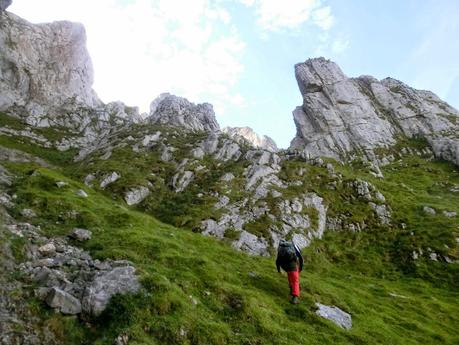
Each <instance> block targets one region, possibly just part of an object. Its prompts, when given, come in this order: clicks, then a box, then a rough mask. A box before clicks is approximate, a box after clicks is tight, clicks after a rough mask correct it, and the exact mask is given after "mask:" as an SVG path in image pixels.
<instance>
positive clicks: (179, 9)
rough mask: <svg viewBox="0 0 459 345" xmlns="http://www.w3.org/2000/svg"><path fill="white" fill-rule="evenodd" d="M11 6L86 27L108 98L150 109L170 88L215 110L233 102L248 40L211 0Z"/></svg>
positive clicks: (29, 1) (31, 16)
mask: <svg viewBox="0 0 459 345" xmlns="http://www.w3.org/2000/svg"><path fill="white" fill-rule="evenodd" d="M9 10H10V11H11V12H13V13H16V14H17V15H19V16H21V17H23V18H25V19H27V20H30V21H32V22H44V21H53V20H72V21H78V22H82V23H83V24H84V25H85V27H86V31H87V36H88V50H89V52H90V54H91V57H92V60H93V64H94V70H95V83H94V89H95V90H96V92H97V93H98V94H99V96H100V97H101V98H102V100H103V101H105V102H109V101H112V100H121V101H123V102H126V103H127V104H129V105H138V106H140V107H141V110H147V109H148V106H149V103H150V101H151V100H153V98H155V97H156V96H157V95H158V94H160V93H162V92H171V93H174V94H177V95H180V96H184V97H187V98H189V99H190V100H191V101H194V102H197V101H199V102H202V101H207V102H210V103H214V104H215V105H218V106H216V108H217V110H219V111H223V110H224V107H223V105H224V104H225V102H226V103H228V102H232V101H233V100H234V103H235V104H242V103H243V102H242V101H241V100H240V95H239V94H238V93H237V92H236V90H234V86H235V85H236V83H237V81H238V80H239V77H240V75H241V73H242V71H243V65H242V64H241V61H240V58H241V54H242V52H243V50H244V43H243V42H242V40H241V39H240V38H239V36H238V34H237V32H236V30H235V29H234V27H233V26H232V24H231V23H232V18H231V16H230V14H229V13H228V12H227V11H226V10H225V9H224V8H221V7H218V6H217V5H215V4H214V3H213V2H211V1H210V0H187V1H182V0H154V1H150V0H131V1H123V0H98V1H90V0H67V1H62V0H43V1H36V0H35V1H34V0H23V1H16V2H14V3H13V5H12V6H11V7H10V8H9Z"/></svg>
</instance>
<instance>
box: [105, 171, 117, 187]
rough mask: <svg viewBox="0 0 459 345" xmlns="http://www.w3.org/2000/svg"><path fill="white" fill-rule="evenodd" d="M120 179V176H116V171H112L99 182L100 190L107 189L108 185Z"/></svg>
mask: <svg viewBox="0 0 459 345" xmlns="http://www.w3.org/2000/svg"><path fill="white" fill-rule="evenodd" d="M120 177H121V175H120V174H118V173H117V172H116V171H113V172H112V173H111V174H109V175H106V176H104V177H103V178H102V181H101V182H100V188H102V189H104V188H105V187H107V186H108V185H109V184H110V183H113V182H115V181H116V180H118V179H119V178H120Z"/></svg>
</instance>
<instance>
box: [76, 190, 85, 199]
mask: <svg viewBox="0 0 459 345" xmlns="http://www.w3.org/2000/svg"><path fill="white" fill-rule="evenodd" d="M75 194H76V195H77V196H79V197H81V198H87V197H88V193H86V192H85V191H84V190H83V189H78V190H77V191H76V192H75Z"/></svg>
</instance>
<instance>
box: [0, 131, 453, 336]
mask: <svg viewBox="0 0 459 345" xmlns="http://www.w3.org/2000/svg"><path fill="white" fill-rule="evenodd" d="M0 141H1V144H2V145H4V146H10V147H20V148H22V149H24V150H26V151H30V152H31V153H35V154H39V155H40V156H42V157H45V158H47V159H49V160H50V161H51V162H52V163H53V164H55V165H60V164H61V162H62V156H61V154H60V153H57V152H54V151H52V150H43V151H39V152H38V151H36V150H37V148H36V147H34V146H29V145H27V144H26V143H24V144H18V143H17V142H15V141H14V140H13V139H11V138H8V139H5V137H0ZM40 150H41V149H40ZM411 160H412V161H410V162H408V163H407V164H408V165H407V166H397V165H396V164H394V165H391V166H389V167H387V169H386V171H385V174H386V179H385V180H381V181H379V180H376V179H374V180H372V183H374V184H375V185H377V186H378V188H379V189H380V190H381V191H382V192H383V193H384V194H385V195H386V197H388V199H389V201H390V203H391V205H393V208H394V218H395V221H396V222H399V221H405V222H407V224H409V228H408V229H406V231H401V230H398V231H392V232H391V231H389V230H388V229H370V230H369V231H368V232H362V233H349V232H342V233H327V236H326V237H325V238H324V239H323V240H321V241H316V242H315V243H314V245H313V246H312V247H310V248H308V249H307V250H305V252H304V254H305V257H306V267H305V271H304V272H303V274H302V278H301V279H302V294H303V295H302V304H301V305H299V306H291V305H289V304H288V303H287V293H288V287H287V282H286V277H285V275H283V276H279V275H278V274H277V272H276V271H275V267H274V263H273V259H266V258H259V257H250V256H247V255H245V254H243V253H238V252H235V251H233V250H232V249H231V248H230V247H229V246H227V245H226V244H225V243H222V242H219V241H216V240H213V239H211V238H206V237H203V236H201V235H198V234H194V233H192V232H189V231H184V230H181V229H177V228H174V227H172V226H169V225H165V224H163V223H160V222H158V221H157V220H155V219H154V218H152V217H150V216H148V215H146V214H144V213H140V212H137V211H136V210H134V209H129V208H126V207H125V206H123V204H122V203H118V202H117V201H116V200H115V201H114V200H112V198H109V197H108V196H107V195H103V194H102V193H100V192H97V191H94V190H91V189H89V188H86V187H85V186H83V185H82V184H81V183H79V182H77V181H75V180H72V179H71V175H70V174H68V173H67V174H66V173H65V172H66V171H70V170H69V169H68V167H67V169H62V168H56V169H52V170H50V169H44V168H37V167H35V166H31V165H23V164H15V165H13V164H9V165H8V168H9V169H10V170H12V171H14V172H15V173H16V174H18V175H19V176H21V177H20V178H19V179H18V180H17V181H16V184H15V186H14V189H15V191H16V193H17V195H18V199H17V200H18V202H19V205H18V208H17V210H16V215H18V211H19V209H20V208H22V207H30V208H33V209H34V210H35V211H36V212H37V213H38V218H37V219H36V221H35V222H36V223H38V224H40V225H41V226H42V229H43V231H44V232H45V233H47V234H48V235H64V234H66V233H67V232H68V231H69V230H70V229H71V228H72V227H74V226H81V227H87V228H89V229H91V230H92V231H93V233H94V236H93V238H92V239H91V240H90V241H89V242H88V243H87V245H86V246H87V249H89V250H90V251H91V253H92V254H93V256H95V257H100V258H106V257H111V258H125V259H129V260H131V261H133V262H134V263H135V265H136V266H137V267H138V271H139V274H140V276H141V278H142V282H143V285H144V287H145V291H144V292H143V293H141V294H139V295H137V296H120V297H117V298H115V299H114V300H113V302H112V304H111V305H110V308H109V309H108V310H107V312H106V313H105V314H104V315H102V316H101V317H100V318H98V319H97V320H93V326H91V327H90V328H87V326H84V324H83V323H80V322H79V321H78V320H77V319H75V318H71V317H63V316H59V315H56V314H54V313H51V312H50V311H48V310H47V308H46V307H45V306H44V305H41V304H38V305H37V307H36V309H37V313H43V318H45V319H46V320H45V323H46V324H47V325H49V326H50V327H51V328H53V329H54V330H55V331H56V332H57V333H58V334H60V337H62V338H63V339H65V342H66V343H69V344H80V343H88V344H89V343H96V344H112V343H113V339H114V338H115V337H116V336H117V335H118V334H120V333H123V332H126V333H127V334H129V336H130V339H131V342H130V344H163V343H177V344H187V343H190V344H224V343H234V344H270V343H272V344H291V343H304V344H439V343H442V344H456V343H457V342H458V341H459V331H458V329H459V327H458V325H459V316H458V315H459V306H458V303H457V300H458V297H459V292H458V290H457V285H454V281H455V282H456V283H457V273H456V271H457V268H455V267H456V266H457V265H448V266H446V265H445V264H442V263H433V262H426V261H423V260H421V261H419V263H415V264H413V263H412V262H410V261H407V262H403V261H402V262H398V261H397V260H396V259H397V258H398V257H399V255H398V252H397V251H396V250H397V249H399V251H400V253H405V249H406V250H411V247H409V248H408V247H406V246H407V245H412V246H415V247H416V248H417V247H418V246H425V245H426V244H429V245H431V247H432V248H436V247H439V249H440V247H441V245H440V244H441V243H442V241H440V240H439V239H438V234H440V235H441V233H442V231H443V230H444V229H446V230H448V231H455V230H454V229H453V227H454V226H457V220H456V221H455V220H451V219H445V218H444V217H442V216H438V217H437V216H436V217H432V218H431V219H430V218H427V216H425V215H424V214H423V213H422V212H421V210H420V208H422V205H423V204H429V205H431V206H434V207H436V208H438V209H439V210H441V209H448V210H455V211H459V207H458V199H457V193H456V194H454V193H448V192H447V191H446V189H445V188H447V187H448V186H449V185H450V184H452V183H455V184H458V182H459V181H458V180H457V179H458V177H457V172H456V173H454V172H453V169H452V168H451V166H450V165H447V164H443V163H426V162H425V161H422V160H420V159H418V158H416V157H411ZM298 164H299V163H298ZM417 164H421V166H419V165H417ZM37 169H38V171H39V174H33V175H32V172H33V171H35V170H37ZM315 169H317V168H315V167H309V171H310V173H311V174H316V173H318V172H319V173H320V171H315ZM337 169H339V170H340V172H341V173H343V175H345V176H351V175H352V176H354V175H355V176H357V175H359V174H362V176H365V177H366V178H367V179H371V178H369V177H368V176H367V175H368V174H365V172H364V171H359V172H357V170H350V168H348V167H338V168H337ZM429 169H430V170H429ZM408 173H416V176H417V178H416V179H407V178H406V175H407V174H408ZM455 174H456V175H455ZM66 175H67V176H66ZM56 181H67V182H68V183H69V186H68V187H67V188H64V189H58V188H57V187H55V182H56ZM309 181H310V183H309V184H308V186H307V188H308V189H310V190H316V191H317V192H323V194H322V195H324V197H325V198H326V199H327V198H332V194H330V193H329V194H327V190H328V189H323V190H322V188H323V184H322V183H314V182H312V181H313V180H312V179H311V180H309ZM397 181H403V183H404V185H405V186H407V187H408V188H411V189H413V190H414V192H410V193H411V194H409V193H408V194H406V191H404V190H403V188H405V187H403V188H402V186H401V182H397ZM439 182H442V183H443V184H439ZM414 187H415V188H414ZM80 188H82V189H85V190H86V191H87V192H88V194H89V198H88V199H80V198H78V197H76V196H75V195H74V191H75V190H76V189H80ZM344 192H345V191H343V193H344ZM438 196H440V198H438ZM394 205H395V206H396V207H394ZM330 206H332V205H330ZM336 207H338V206H336ZM69 210H76V211H78V212H79V216H78V217H76V218H75V219H69V218H67V217H66V216H65V212H66V211H69ZM407 217H408V218H409V219H407ZM408 230H410V232H411V231H414V232H415V233H416V234H415V236H414V237H413V236H412V235H409V236H410V237H408V238H409V239H410V240H409V241H404V239H405V238H406V237H407V236H408V235H407V234H410V232H408ZM433 235H434V236H433ZM448 236H449V237H448V238H447V240H448V241H449V240H450V238H452V236H451V234H449V235H448ZM412 237H413V238H414V239H412ZM397 239H398V240H399V241H398V242H397V241H396V240H397ZM437 240H438V241H437ZM437 242H438V243H437ZM394 243H395V244H398V243H400V246H396V245H394ZM18 247H20V246H18ZM394 251H395V252H394ZM409 253H411V252H410V251H409ZM453 254H454V253H453ZM18 257H20V256H19V255H18ZM425 278H429V279H425ZM440 282H443V283H444V284H440ZM451 283H452V284H451ZM391 293H393V294H396V295H399V296H403V297H394V296H391V295H390V294H391ZM196 302H197V303H196ZM314 302H322V303H325V304H333V305H337V306H339V307H341V308H342V309H344V310H346V311H348V312H350V313H351V314H352V315H353V322H354V327H353V328H352V330H350V331H344V330H341V329H340V328H338V327H336V326H335V325H333V324H332V323H330V322H328V321H326V320H323V319H321V318H319V317H317V316H315V314H314V312H313V305H314ZM30 303H32V304H37V302H36V301H31V302H30Z"/></svg>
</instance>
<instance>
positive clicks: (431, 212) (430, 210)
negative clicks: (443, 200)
mask: <svg viewBox="0 0 459 345" xmlns="http://www.w3.org/2000/svg"><path fill="white" fill-rule="evenodd" d="M422 210H423V211H424V213H425V214H428V215H431V216H433V215H435V214H437V211H435V209H433V208H432V207H429V206H424V207H423V208H422Z"/></svg>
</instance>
